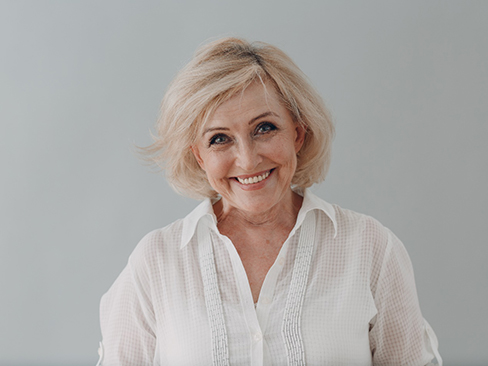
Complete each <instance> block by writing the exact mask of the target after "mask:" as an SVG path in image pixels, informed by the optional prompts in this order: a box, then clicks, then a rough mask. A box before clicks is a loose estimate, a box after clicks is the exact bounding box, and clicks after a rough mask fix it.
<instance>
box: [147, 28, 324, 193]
mask: <svg viewBox="0 0 488 366" xmlns="http://www.w3.org/2000/svg"><path fill="white" fill-rule="evenodd" d="M255 81H258V82H261V83H263V85H264V83H266V84H268V85H273V86H274V88H275V90H276V92H277V94H278V96H279V98H280V100H281V102H282V103H283V105H284V106H285V107H286V108H287V109H288V111H289V112H290V113H291V116H292V118H293V119H294V121H295V122H296V123H300V124H302V125H304V126H305V127H306V135H305V141H304V143H303V146H302V148H301V150H300V151H299V152H298V154H297V168H296V171H295V175H294V176H293V179H292V186H293V187H297V188H306V187H310V186H311V185H312V184H314V183H317V182H320V181H322V180H323V179H324V178H325V175H326V173H327V170H328V168H329V165H330V156H331V142H332V138H333V135H334V126H333V124H332V121H331V117H330V115H329V112H328V111H327V109H326V108H325V105H324V103H323V101H322V98H321V97H320V95H319V94H318V93H317V91H316V90H315V89H314V88H313V87H312V86H311V84H310V83H309V82H308V80H307V77H306V76H305V74H304V73H303V72H302V71H301V70H300V69H299V68H298V66H296V65H295V63H294V62H293V61H292V60H291V59H290V58H289V57H288V56H287V55H286V54H285V53H284V52H283V51H281V50H280V49H278V48H276V47H274V46H272V45H269V44H267V43H263V42H254V43H249V42H247V41H245V40H243V39H239V38H231V37H228V38H222V39H218V40H216V41H213V42H211V43H209V44H207V45H204V46H201V47H200V48H199V49H198V50H197V51H196V53H195V55H194V57H193V59H192V60H191V61H190V62H189V63H188V64H187V65H186V66H185V67H184V68H183V69H182V70H181V71H180V72H179V73H178V74H177V76H176V77H175V79H174V80H173V81H172V82H171V84H170V85H169V87H168V90H167V92H166V94H165V96H164V98H163V101H162V105H161V113H160V117H159V119H158V122H157V125H156V132H157V133H156V135H155V136H153V137H154V143H153V144H152V145H150V146H148V147H146V148H144V149H143V153H145V154H146V156H147V157H148V160H150V161H151V162H154V163H156V164H157V165H158V166H160V167H161V168H162V169H164V170H165V171H166V176H167V179H168V181H169V183H170V185H171V186H172V187H173V188H174V189H175V190H176V191H177V192H178V193H181V194H184V195H186V196H189V197H193V198H206V197H216V196H217V195H218V194H217V192H216V191H215V190H214V189H213V188H212V187H211V186H210V184H209V182H208V180H207V177H206V173H205V171H203V170H202V169H201V168H200V166H199V165H198V163H197V160H196V158H195V157H194V155H193V153H192V151H191V149H190V147H191V146H192V145H193V144H195V142H196V140H197V138H198V136H199V135H200V133H201V131H202V128H203V126H204V125H205V122H206V121H207V120H208V119H209V118H211V117H212V114H213V112H214V111H215V110H216V109H217V108H218V107H219V106H220V105H221V104H222V103H223V102H225V101H227V100H228V99H230V98H231V97H232V96H234V95H236V94H237V93H239V92H242V91H244V90H245V88H246V87H247V86H249V85H250V84H251V83H253V82H255Z"/></svg>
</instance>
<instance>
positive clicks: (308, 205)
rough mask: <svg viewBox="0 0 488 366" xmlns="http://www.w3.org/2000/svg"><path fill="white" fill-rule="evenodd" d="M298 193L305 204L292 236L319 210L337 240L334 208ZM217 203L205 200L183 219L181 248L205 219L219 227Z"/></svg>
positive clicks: (311, 196) (307, 195) (308, 192)
mask: <svg viewBox="0 0 488 366" xmlns="http://www.w3.org/2000/svg"><path fill="white" fill-rule="evenodd" d="M296 193H298V194H300V195H302V196H303V202H302V207H301V208H300V211H299V212H298V217H297V222H296V224H295V227H294V228H293V230H292V232H291V233H290V236H291V235H293V233H294V232H295V231H296V230H297V229H298V228H299V227H300V226H301V225H302V223H303V220H305V217H306V215H307V213H308V212H310V211H313V210H319V211H322V212H324V213H325V214H326V215H327V217H328V218H329V219H330V220H331V221H332V224H333V225H334V238H335V237H336V236H337V221H336V216H335V209H334V206H333V205H331V204H330V203H328V202H326V201H324V200H322V199H320V198H318V197H317V196H316V195H314V194H313V193H312V192H310V190H308V189H305V190H303V191H300V190H296ZM215 202H216V200H211V199H210V198H207V199H205V200H204V201H203V202H202V203H200V204H199V205H198V206H197V207H196V208H195V209H194V210H193V211H192V212H190V213H189V214H188V215H187V216H186V217H185V218H184V219H183V232H182V235H181V246H180V248H184V247H185V246H186V245H187V244H188V243H189V242H190V240H191V238H192V237H193V235H194V234H195V231H196V228H197V225H198V223H199V222H200V220H202V219H203V218H207V219H209V220H210V222H211V223H212V224H211V225H212V226H214V227H217V217H216V216H215V214H214V211H213V207H212V206H213V204H214V203H215Z"/></svg>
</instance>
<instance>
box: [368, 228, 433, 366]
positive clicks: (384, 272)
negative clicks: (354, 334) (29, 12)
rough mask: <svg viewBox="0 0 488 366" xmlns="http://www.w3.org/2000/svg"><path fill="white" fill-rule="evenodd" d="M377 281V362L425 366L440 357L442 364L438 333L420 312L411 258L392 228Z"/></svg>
mask: <svg viewBox="0 0 488 366" xmlns="http://www.w3.org/2000/svg"><path fill="white" fill-rule="evenodd" d="M377 281H378V282H377V284H376V286H375V291H374V294H373V295H374V299H375V305H376V308H377V311H378V312H377V314H376V316H375V317H374V318H373V319H372V321H371V324H370V325H371V329H370V335H369V337H370V345H371V352H372V355H373V364H374V365H378V366H379V365H385V366H386V365H388V366H393V365H395V366H396V365H412V366H423V365H428V364H429V363H430V362H432V361H433V360H434V359H435V358H437V362H438V363H439V365H442V359H441V358H440V356H439V353H438V352H437V339H436V338H435V334H434V333H433V331H432V328H430V326H429V325H428V324H427V322H426V321H425V320H424V319H423V317H422V314H421V312H420V307H419V303H418V297H417V290H416V288H415V279H414V275H413V269H412V264H411V262H410V258H409V257H408V254H407V252H406V250H405V248H404V246H403V244H402V243H401V242H400V240H399V239H398V238H397V237H396V236H395V235H393V233H391V232H390V231H389V230H388V244H387V246H386V250H385V254H384V257H383V263H382V265H381V269H380V273H379V276H378V280H377Z"/></svg>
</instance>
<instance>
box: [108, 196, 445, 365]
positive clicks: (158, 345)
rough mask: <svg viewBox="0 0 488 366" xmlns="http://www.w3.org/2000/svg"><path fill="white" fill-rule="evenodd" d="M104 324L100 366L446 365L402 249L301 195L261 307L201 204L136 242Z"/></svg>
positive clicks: (372, 225)
mask: <svg viewBox="0 0 488 366" xmlns="http://www.w3.org/2000/svg"><path fill="white" fill-rule="evenodd" d="M100 318H101V328H102V336H103V341H102V342H101V344H100V349H99V353H100V360H99V365H104V366H112V365H118V366H120V365H127V366H139V365H140V366H145V365H170V366H179V365H191V366H195V365H256V366H257V365H331V366H340V365H347V366H351V365H365V366H366V365H388V366H393V365H415V366H417V365H427V364H429V363H430V362H433V360H435V359H436V360H437V362H438V363H439V364H440V365H442V359H441V357H440V356H439V353H438V352H437V346H438V343H437V338H436V336H435V334H434V332H433V331H432V328H431V327H430V326H429V325H428V323H427V322H426V321H425V320H424V319H423V318H422V314H421V312H420V308H419V304H418V299H417V292H416V289H415V281H414V275H413V272H412V266H411V263H410V259H409V257H408V254H407V252H406V251H405V248H404V247H403V245H402V243H401V242H400V241H399V240H398V239H397V238H396V237H395V235H394V234H393V233H392V232H391V231H390V230H388V229H387V228H385V227H384V226H382V225H381V224H380V223H379V222H378V221H376V220H375V219H373V218H371V217H369V216H366V215H362V214H358V213H356V212H353V211H349V210H345V209H343V208H340V207H338V206H336V205H331V204H329V203H327V202H325V201H323V200H321V199H319V198H318V197H316V196H314V195H313V194H312V193H310V191H308V190H305V192H304V199H303V204H302V207H301V209H300V212H299V214H298V218H297V222H296V224H295V227H294V228H293V230H292V231H291V232H290V235H289V236H288V239H287V240H286V241H285V243H284V244H283V246H282V248H281V251H280V253H279V255H278V257H277V258H276V261H275V263H274V264H273V266H272V267H271V268H270V270H269V272H268V273H267V275H266V278H265V280H264V282H263V285H262V288H261V292H260V295H259V300H258V302H257V304H256V305H255V304H254V303H253V298H252V294H251V289H250V286H249V282H248V279H247V276H246V272H245V270H244V266H243V265H242V262H241V260H240V258H239V255H238V253H237V251H236V249H235V247H234V245H233V244H232V242H231V241H230V240H229V238H228V237H226V236H223V235H221V234H220V233H219V231H218V229H217V220H216V217H215V215H214V213H213V209H212V202H211V201H210V200H206V201H204V202H202V203H201V204H200V205H199V206H198V207H197V208H195V210H193V211H192V212H191V213H190V214H189V215H188V216H187V217H186V218H184V219H182V220H178V221H176V222H174V223H173V224H171V225H169V226H166V227H165V228H162V229H159V230H155V231H153V232H151V233H149V234H148V235H146V236H145V237H144V238H143V239H142V240H141V242H140V243H139V244H138V245H137V247H136V248H135V250H134V252H133V253H132V254H131V256H130V258H129V263H128V264H127V266H126V267H125V269H124V270H123V271H122V273H121V274H120V275H119V277H118V278H117V280H116V281H115V283H114V284H113V285H112V287H111V288H110V290H109V291H108V292H107V293H106V294H105V295H104V296H103V297H102V301H101V305H100Z"/></svg>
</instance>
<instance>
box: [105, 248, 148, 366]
mask: <svg viewBox="0 0 488 366" xmlns="http://www.w3.org/2000/svg"><path fill="white" fill-rule="evenodd" d="M131 259H132V257H131V258H130V259H129V263H128V265H127V266H126V267H125V268H124V270H123V271H122V273H121V274H120V275H119V277H118V278H117V280H116V281H115V282H114V284H113V285H112V287H111V288H110V289H109V291H108V292H107V293H106V294H105V295H103V297H102V300H101V302H100V325H101V329H102V339H103V340H102V342H101V344H100V349H99V354H100V359H99V361H98V364H97V366H98V365H99V366H115V365H117V366H134V365H141V366H145V365H153V362H154V352H155V345H156V336H155V334H156V329H155V328H156V321H155V315H154V311H153V307H152V305H151V297H150V290H149V281H148V278H147V277H146V275H145V273H144V272H145V271H144V270H143V269H141V270H139V271H137V270H136V269H137V266H134V263H132V260H131ZM134 267H136V268H134Z"/></svg>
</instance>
